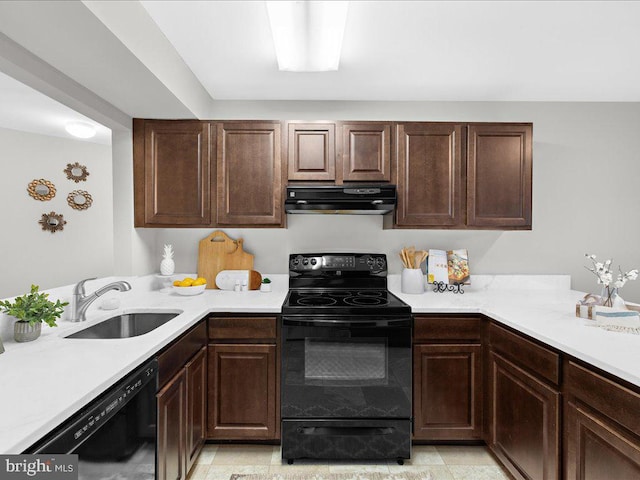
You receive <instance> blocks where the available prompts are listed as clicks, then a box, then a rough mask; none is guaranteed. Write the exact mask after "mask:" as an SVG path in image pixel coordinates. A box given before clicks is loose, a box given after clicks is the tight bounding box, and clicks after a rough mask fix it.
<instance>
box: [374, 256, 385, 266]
mask: <svg viewBox="0 0 640 480" xmlns="http://www.w3.org/2000/svg"><path fill="white" fill-rule="evenodd" d="M384 263H385V262H384V258H382V257H378V258H376V266H377V267H378V268H384Z"/></svg>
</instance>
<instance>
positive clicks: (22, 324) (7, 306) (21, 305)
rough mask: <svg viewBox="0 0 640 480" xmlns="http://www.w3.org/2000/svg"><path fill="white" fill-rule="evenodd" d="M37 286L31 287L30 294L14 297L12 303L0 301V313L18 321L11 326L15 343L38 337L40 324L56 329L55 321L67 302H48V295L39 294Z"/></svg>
mask: <svg viewBox="0 0 640 480" xmlns="http://www.w3.org/2000/svg"><path fill="white" fill-rule="evenodd" d="M39 288H40V287H38V285H31V292H29V293H27V294H25V295H23V296H21V297H16V299H15V300H14V301H13V302H10V301H8V300H5V301H0V311H2V313H6V314H7V315H11V316H12V317H15V318H16V319H17V320H18V321H17V322H16V323H15V324H14V326H13V338H14V339H15V341H16V342H30V341H32V340H35V339H36V338H38V337H39V336H40V333H41V331H42V322H44V323H46V324H47V325H49V326H50V327H57V325H56V319H58V318H60V316H61V315H62V312H63V311H64V307H65V306H67V305H69V302H61V301H60V300H56V301H55V303H54V302H52V301H51V300H49V294H48V293H43V292H39V291H38V289H39Z"/></svg>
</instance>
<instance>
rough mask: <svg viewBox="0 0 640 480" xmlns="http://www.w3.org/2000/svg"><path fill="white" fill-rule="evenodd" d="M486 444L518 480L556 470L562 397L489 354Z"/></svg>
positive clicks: (553, 475)
mask: <svg viewBox="0 0 640 480" xmlns="http://www.w3.org/2000/svg"><path fill="white" fill-rule="evenodd" d="M490 357H491V374H490V377H491V385H490V387H491V390H490V393H489V397H490V403H491V411H490V423H491V425H490V432H491V433H490V438H489V446H490V447H491V449H492V450H493V452H494V453H495V454H496V456H497V457H498V458H499V459H500V460H501V461H502V463H503V464H504V465H505V467H506V468H507V469H508V470H509V472H510V473H511V474H512V475H513V476H514V477H515V478H518V479H527V480H529V479H530V480H555V479H558V478H559V472H560V452H559V448H560V447H559V438H560V419H559V415H560V405H559V404H560V394H559V392H557V391H556V390H555V389H553V388H551V387H549V386H548V385H547V384H546V383H544V382H542V381H541V380H538V379H537V378H536V377H534V376H532V375H530V374H529V373H527V372H525V371H524V370H522V369H520V368H519V367H517V366H515V365H514V364H513V363H511V362H509V361H508V360H506V359H505V358H503V357H501V356H500V355H497V354H496V353H494V352H492V353H491V354H490Z"/></svg>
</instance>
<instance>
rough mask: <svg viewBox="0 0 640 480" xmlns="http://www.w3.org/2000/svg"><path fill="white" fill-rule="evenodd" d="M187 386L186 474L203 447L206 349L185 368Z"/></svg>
mask: <svg viewBox="0 0 640 480" xmlns="http://www.w3.org/2000/svg"><path fill="white" fill-rule="evenodd" d="M185 373H186V386H187V422H186V456H187V472H188V471H189V470H191V467H192V466H193V464H194V463H195V461H196V458H198V454H199V453H200V450H201V449H202V446H203V445H204V440H205V436H206V428H207V424H206V422H207V347H202V349H201V350H200V351H199V352H198V353H197V354H196V356H195V357H194V358H193V359H192V360H191V361H190V362H189V363H187V365H186V366H185Z"/></svg>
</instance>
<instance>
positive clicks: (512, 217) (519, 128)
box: [467, 124, 533, 229]
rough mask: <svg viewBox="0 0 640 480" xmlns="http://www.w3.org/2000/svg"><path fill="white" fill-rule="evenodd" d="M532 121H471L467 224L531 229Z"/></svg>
mask: <svg viewBox="0 0 640 480" xmlns="http://www.w3.org/2000/svg"><path fill="white" fill-rule="evenodd" d="M532 130H533V127H532V125H531V124H479V125H469V134H468V147H467V148H468V152H469V155H468V165H467V175H468V176H467V224H468V225H469V226H475V227H493V228H503V229H508V228H513V229H531V181H532V171H531V169H532V147H531V138H532Z"/></svg>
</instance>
